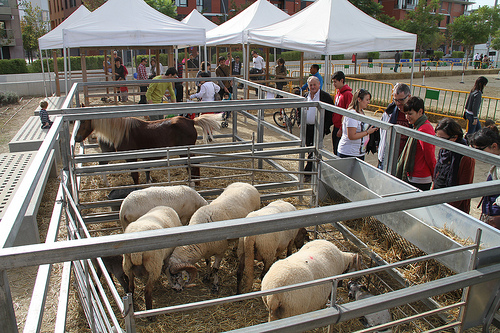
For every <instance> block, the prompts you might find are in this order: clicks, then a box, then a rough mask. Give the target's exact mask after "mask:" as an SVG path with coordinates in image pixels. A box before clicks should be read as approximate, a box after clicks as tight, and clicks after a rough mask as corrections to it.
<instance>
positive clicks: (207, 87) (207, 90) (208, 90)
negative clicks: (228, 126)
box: [189, 82, 220, 102]
mask: <svg viewBox="0 0 500 333" xmlns="http://www.w3.org/2000/svg"><path fill="white" fill-rule="evenodd" d="M219 90H220V87H219V86H218V85H216V84H215V83H213V82H205V83H203V84H202V85H201V87H200V92H198V93H196V94H193V95H191V96H189V97H191V98H199V99H201V100H202V101H203V102H213V101H214V95H215V93H218V92H219Z"/></svg>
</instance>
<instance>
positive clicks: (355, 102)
mask: <svg viewBox="0 0 500 333" xmlns="http://www.w3.org/2000/svg"><path fill="white" fill-rule="evenodd" d="M371 98H372V95H371V94H370V92H369V91H368V90H365V89H358V90H357V91H356V92H355V93H354V96H353V97H352V101H351V104H350V105H349V107H348V108H347V110H348V111H352V112H356V113H359V114H365V113H364V111H363V110H364V109H366V108H367V107H368V104H369V103H370V100H371ZM376 130H378V128H377V127H375V126H371V125H370V124H366V123H364V122H363V121H360V120H356V119H353V118H349V117H347V116H345V117H344V119H343V120H342V137H341V138H340V142H339V148H338V154H339V157H341V158H345V157H357V158H359V159H361V160H364V159H365V154H366V145H367V144H368V141H369V140H370V134H372V133H373V132H375V131H376Z"/></svg>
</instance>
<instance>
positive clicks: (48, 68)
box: [45, 50, 54, 96]
mask: <svg viewBox="0 0 500 333" xmlns="http://www.w3.org/2000/svg"><path fill="white" fill-rule="evenodd" d="M49 58H50V56H48V55H47V50H45V59H46V60H47V74H48V75H49V85H50V95H51V96H52V95H54V89H52V78H51V75H50V63H49Z"/></svg>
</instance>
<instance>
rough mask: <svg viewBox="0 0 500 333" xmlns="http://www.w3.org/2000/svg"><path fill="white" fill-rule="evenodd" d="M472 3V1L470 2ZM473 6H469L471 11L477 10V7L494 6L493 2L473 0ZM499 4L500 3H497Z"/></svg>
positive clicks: (493, 0) (489, 0)
mask: <svg viewBox="0 0 500 333" xmlns="http://www.w3.org/2000/svg"><path fill="white" fill-rule="evenodd" d="M472 1H474V0H472ZM474 2H475V4H473V5H472V6H471V8H473V9H477V8H478V7H479V6H485V5H486V6H491V7H493V6H494V5H495V0H475V1H474ZM498 4H500V1H499V2H498Z"/></svg>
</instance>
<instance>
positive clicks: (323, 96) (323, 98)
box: [298, 90, 335, 135]
mask: <svg viewBox="0 0 500 333" xmlns="http://www.w3.org/2000/svg"><path fill="white" fill-rule="evenodd" d="M306 96H307V95H306ZM319 100H320V102H324V103H328V104H331V105H335V103H334V102H333V98H332V96H330V94H329V93H327V92H326V91H323V90H320V91H319ZM300 116H301V112H300V110H299V112H298V123H299V125H300ZM324 125H325V127H324V132H323V135H327V134H330V133H331V131H330V127H332V125H333V112H331V111H328V110H325V118H324Z"/></svg>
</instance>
